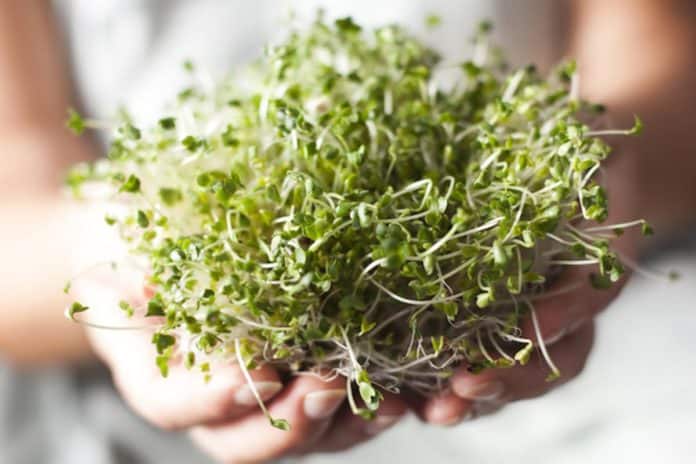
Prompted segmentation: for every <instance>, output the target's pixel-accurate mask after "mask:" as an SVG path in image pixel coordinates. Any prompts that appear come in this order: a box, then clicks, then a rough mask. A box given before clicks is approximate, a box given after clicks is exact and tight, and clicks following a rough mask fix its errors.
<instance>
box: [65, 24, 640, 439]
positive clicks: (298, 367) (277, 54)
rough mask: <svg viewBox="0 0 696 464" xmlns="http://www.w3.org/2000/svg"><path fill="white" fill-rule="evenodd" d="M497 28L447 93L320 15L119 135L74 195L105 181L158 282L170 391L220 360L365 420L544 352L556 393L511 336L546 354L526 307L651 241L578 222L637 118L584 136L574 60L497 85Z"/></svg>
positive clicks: (406, 58)
mask: <svg viewBox="0 0 696 464" xmlns="http://www.w3.org/2000/svg"><path fill="white" fill-rule="evenodd" d="M433 21H434V20H429V22H433ZM489 29H490V27H489V26H488V25H484V26H482V28H481V31H480V33H479V34H478V35H477V37H476V47H475V49H476V52H475V58H474V59H473V60H472V61H467V62H464V63H461V65H460V66H459V68H458V69H459V75H460V76H459V79H458V81H457V83H456V84H455V85H452V86H443V85H441V84H440V83H438V81H437V79H436V78H435V77H434V75H435V73H436V72H437V71H438V70H439V56H438V54H437V53H436V52H435V51H434V50H432V49H430V48H428V47H426V46H425V45H423V44H422V43H421V42H419V41H418V40H416V39H415V38H413V37H412V36H410V35H409V34H408V33H406V32H405V31H404V30H403V29H402V28H400V27H398V26H387V27H382V28H379V29H376V30H374V31H369V32H366V31H363V30H362V28H361V27H360V26H359V25H358V24H356V23H355V22H354V21H353V20H351V19H350V18H343V19H339V20H337V21H335V22H334V23H327V22H325V21H324V20H323V19H321V18H320V19H318V20H317V21H316V22H315V23H314V24H313V25H312V26H311V27H310V28H309V29H308V30H306V31H294V32H292V33H291V34H290V35H289V37H288V39H287V40H286V41H285V42H284V43H282V44H280V45H277V46H271V47H268V48H267V52H266V55H265V57H264V59H263V60H262V61H261V63H259V64H257V65H254V66H250V67H248V68H245V69H244V70H243V71H240V72H238V73H236V74H235V75H233V76H232V77H230V78H228V79H226V80H224V81H222V82H221V83H220V84H219V85H217V86H216V87H215V88H214V89H213V90H206V88H207V87H205V86H203V85H200V86H199V85H196V84H193V85H192V86H191V87H189V88H187V89H186V90H184V91H183V92H181V93H179V95H178V97H177V98H176V100H175V104H174V105H173V106H172V107H171V108H168V111H167V112H166V114H167V116H166V117H164V118H162V119H160V120H159V121H155V123H154V124H153V125H152V126H151V127H148V128H143V129H140V128H137V127H135V126H134V125H133V124H132V122H131V121H130V120H129V118H127V117H125V118H124V121H123V122H122V123H120V124H116V126H115V127H113V128H112V131H113V142H112V145H111V149H110V150H109V159H107V160H103V161H100V162H98V163H97V164H96V165H94V166H78V167H77V168H76V170H75V171H74V172H73V174H72V175H71V176H70V180H71V184H70V185H71V186H72V187H73V188H74V189H75V190H79V184H81V183H82V182H85V181H99V182H104V183H107V184H108V185H111V186H112V187H113V192H114V195H115V196H116V197H117V198H122V199H123V204H124V205H126V206H127V208H128V210H129V211H130V214H128V215H126V216H125V217H119V218H118V219H116V218H113V217H109V218H108V221H107V222H108V223H110V224H113V225H114V227H118V228H119V230H120V231H121V234H122V236H123V239H124V240H126V241H127V242H128V243H129V244H130V245H131V247H132V252H133V253H134V254H136V255H138V256H141V257H145V258H146V259H147V261H148V263H149V269H150V277H149V284H150V285H151V286H152V287H153V288H154V289H155V290H156V293H155V296H154V297H153V298H152V300H151V301H150V302H149V304H148V312H147V314H148V316H156V317H162V316H164V317H163V319H164V322H163V323H162V324H161V326H160V327H159V328H158V331H157V333H156V335H155V337H154V338H153V342H154V343H155V344H156V346H157V349H158V357H157V360H156V362H157V364H158V366H159V367H160V369H161V370H162V373H163V374H166V372H167V362H168V360H169V358H170V356H172V355H173V354H174V353H181V354H184V355H185V356H184V358H185V359H186V360H187V361H186V362H187V366H188V367H189V368H192V367H193V366H196V365H198V366H199V368H200V370H201V371H202V372H204V373H206V375H210V374H208V371H209V364H208V361H207V359H208V358H210V357H213V356H214V357H227V358H230V359H236V360H237V361H238V362H239V364H240V365H241V366H242V368H243V370H244V373H245V375H246V376H247V378H248V380H249V382H250V383H251V378H250V377H249V374H248V369H250V368H252V367H253V366H255V365H257V364H259V363H270V364H273V365H275V366H277V367H279V368H281V369H283V370H286V371H290V372H300V371H302V372H313V373H316V374H317V375H322V376H336V375H342V376H345V378H346V379H347V382H348V393H349V402H350V405H351V407H352V409H353V411H354V412H355V413H356V414H360V415H363V416H364V417H368V418H369V417H371V416H372V415H373V414H374V411H375V410H376V409H377V408H378V406H379V402H380V399H381V394H380V389H385V390H391V391H398V390H399V389H401V388H408V389H412V390H416V391H419V392H423V393H430V392H434V391H437V390H439V389H441V388H443V387H444V386H445V385H446V382H447V376H448V374H449V373H450V372H451V370H452V368H453V367H455V366H457V365H459V364H462V363H463V364H465V365H467V366H468V367H469V369H470V370H472V371H479V370H481V369H486V368H494V367H508V366H512V365H515V364H518V363H521V364H524V363H525V362H526V361H527V360H528V359H529V357H530V354H531V353H532V351H533V349H534V347H538V348H539V349H540V351H541V353H542V355H543V357H544V358H545V359H546V361H547V363H548V365H549V367H550V369H551V377H555V376H557V375H558V370H557V369H556V367H555V366H554V364H553V362H552V360H551V359H550V358H549V356H548V354H547V352H546V349H545V347H544V344H543V341H542V340H541V338H540V337H537V338H538V340H532V339H528V338H524V337H522V336H521V335H520V330H519V328H518V327H519V322H520V320H521V318H523V317H531V318H532V321H533V323H534V328H535V329H536V332H537V335H539V332H540V330H539V327H538V322H537V319H536V316H535V314H534V311H533V306H532V303H533V300H534V299H535V298H536V297H537V296H538V295H539V294H540V293H541V292H542V291H543V290H544V288H545V286H546V285H547V279H548V278H549V277H551V276H552V275H554V274H556V273H557V272H558V270H560V269H562V268H565V267H569V266H585V265H591V266H595V267H596V273H595V274H594V276H593V278H592V283H593V284H594V285H595V286H596V287H598V288H604V287H606V286H609V285H611V284H612V283H613V282H616V281H617V280H618V279H619V278H620V276H621V275H622V273H623V272H624V268H623V266H622V264H621V262H620V260H619V259H618V257H617V255H616V254H615V253H614V252H613V251H612V250H611V248H610V239H611V237H612V235H613V232H618V233H620V232H619V231H620V230H623V229H624V228H626V227H632V226H642V228H643V230H644V232H646V233H648V232H649V231H650V229H649V226H647V225H646V224H645V223H644V221H634V222H628V223H625V224H617V225H614V226H605V225H598V226H592V227H588V225H587V224H588V223H592V222H597V223H601V222H602V221H604V220H605V219H606V218H607V214H608V209H607V208H608V200H607V195H606V193H605V191H604V189H603V188H602V186H601V185H599V184H598V183H597V182H596V181H595V174H596V173H597V172H598V170H599V169H600V167H601V163H602V161H603V160H604V159H605V158H606V157H607V156H608V155H609V153H610V148H609V146H608V145H607V144H606V143H605V142H603V141H602V140H601V139H600V138H598V137H599V136H604V135H613V134H622V135H630V134H633V133H636V132H638V131H639V129H640V121H639V120H636V125H635V127H634V128H633V129H631V130H628V131H599V130H592V129H590V126H588V124H590V123H591V122H592V115H593V114H594V113H595V112H596V110H597V109H598V107H597V105H591V104H589V103H586V102H583V101H581V100H579V99H578V98H577V97H576V95H575V92H576V89H575V86H574V85H573V82H574V80H575V79H574V76H575V73H576V70H575V66H574V64H573V63H567V64H564V65H562V66H560V67H559V68H558V69H557V70H556V71H555V72H554V73H553V74H552V75H551V76H550V77H549V78H548V79H545V78H542V77H540V75H539V74H538V73H537V71H536V70H535V69H534V68H533V67H528V68H523V69H518V70H514V71H512V72H506V71H505V66H504V65H503V63H502V62H501V61H500V60H499V59H497V58H496V57H497V56H498V52H497V50H496V49H495V48H494V47H492V45H491V44H490V42H489V40H488V38H487V32H488V30H489ZM186 68H187V70H188V71H189V72H190V73H191V76H192V80H194V81H195V76H196V75H197V73H198V70H197V69H196V68H195V67H193V66H192V65H190V64H189V65H187V66H186ZM96 125H97V126H98V125H99V124H96ZM69 126H70V127H71V128H73V130H75V131H76V132H81V131H82V130H83V129H84V127H85V122H84V121H83V120H82V118H80V117H79V116H78V115H77V114H76V113H74V112H73V113H71V116H70V122H69ZM85 309H86V308H85V307H82V306H81V305H80V306H74V307H73V308H72V309H71V315H72V314H74V313H76V312H79V311H83V310H85ZM121 309H122V310H123V311H125V312H126V313H127V314H129V315H130V314H132V312H133V308H131V307H130V306H129V305H127V304H123V305H122V306H121ZM182 340H186V343H184V342H182ZM213 374H214V373H213ZM354 387H355V392H356V393H357V397H356V396H354V393H353V388H354ZM257 396H258V395H257ZM358 399H359V400H360V401H358ZM259 403H260V404H261V406H262V408H263V410H264V412H265V413H266V414H268V412H267V410H266V409H265V407H264V406H263V403H262V402H261V401H260V399H259ZM361 403H362V404H361ZM268 417H269V420H271V422H272V424H273V425H275V426H277V427H280V428H283V429H287V428H288V426H289V425H288V424H287V423H286V422H284V421H282V420H281V419H273V418H271V417H270V415H269V416H268Z"/></svg>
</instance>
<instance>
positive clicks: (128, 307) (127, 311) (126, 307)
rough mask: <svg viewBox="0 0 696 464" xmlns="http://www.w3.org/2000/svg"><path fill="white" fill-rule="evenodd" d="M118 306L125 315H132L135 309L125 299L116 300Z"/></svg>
mask: <svg viewBox="0 0 696 464" xmlns="http://www.w3.org/2000/svg"><path fill="white" fill-rule="evenodd" d="M118 307H119V308H121V311H123V312H124V313H125V314H126V317H129V318H130V317H133V314H135V309H134V308H133V306H131V305H130V303H128V302H127V301H125V300H121V301H119V302H118Z"/></svg>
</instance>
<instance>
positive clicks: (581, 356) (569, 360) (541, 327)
mask: <svg viewBox="0 0 696 464" xmlns="http://www.w3.org/2000/svg"><path fill="white" fill-rule="evenodd" d="M617 161H618V162H615V163H614V164H612V165H611V166H610V169H609V170H608V172H607V173H605V175H606V174H613V177H612V182H611V183H610V186H611V187H612V188H613V190H612V188H610V189H609V193H610V194H612V193H613V194H614V196H613V197H612V198H610V200H612V206H613V210H612V211H610V217H609V219H608V220H607V221H606V223H607V224H614V223H619V222H622V221H625V220H626V219H627V218H629V219H635V218H638V217H640V210H639V209H638V208H637V207H636V205H637V199H638V198H640V195H639V193H638V192H637V191H636V189H637V183H636V182H635V181H634V176H632V175H628V173H629V172H630V171H631V170H630V169H629V168H630V165H629V166H627V165H626V163H625V161H624V160H621V159H619V160H617ZM641 239H642V238H641V237H640V233H639V231H638V230H637V229H631V230H626V231H625V233H624V234H623V235H621V236H620V237H618V238H616V239H614V240H613V241H612V245H611V246H612V249H613V250H615V251H616V252H617V253H618V256H619V258H620V259H621V260H622V261H623V262H624V264H625V265H627V269H626V273H625V274H624V275H623V276H622V277H621V279H619V281H618V282H614V283H613V284H612V286H611V287H609V288H607V289H596V288H594V286H593V285H592V283H591V279H590V276H591V274H593V273H596V272H597V269H596V266H595V265H591V266H580V267H577V266H574V267H570V268H567V269H566V270H564V272H563V273H562V274H561V275H560V276H559V278H558V279H557V280H556V281H555V282H554V283H553V284H552V285H551V286H550V287H549V289H548V291H547V293H546V296H545V297H541V298H539V299H537V300H535V301H533V302H532V303H533V306H534V312H533V314H532V315H530V317H529V318H527V319H526V320H525V322H524V323H523V325H522V333H523V336H524V337H525V338H528V339H530V340H533V341H534V346H535V351H534V354H533V355H532V357H531V358H530V360H529V362H528V363H527V364H525V365H516V366H514V367H511V368H507V369H488V370H485V371H483V372H481V373H478V374H474V373H471V372H469V371H467V369H466V366H462V367H461V368H460V369H458V370H457V371H456V372H455V373H454V375H453V376H452V378H451V382H450V388H449V389H448V390H446V391H444V392H442V393H441V394H439V395H437V396H435V397H433V398H430V399H427V400H424V401H422V402H420V403H418V405H417V406H416V407H415V409H416V412H417V413H418V415H419V416H420V417H421V418H422V419H423V420H425V421H427V422H430V423H433V424H439V425H454V424H457V423H459V422H462V421H465V420H470V419H473V418H476V417H479V416H482V415H486V414H489V413H491V412H494V411H497V410H499V409H500V408H502V407H503V406H505V405H506V404H508V403H510V402H514V401H518V400H523V399H528V398H533V397H537V396H540V395H543V394H545V393H548V392H549V391H551V390H553V389H555V388H557V387H558V386H560V385H563V384H564V383H566V382H568V381H570V380H572V379H574V378H575V377H577V376H578V375H579V374H580V373H581V372H582V370H583V368H584V367H585V363H586V361H587V358H588V356H589V354H590V351H591V349H592V345H593V340H594V325H595V323H594V319H595V317H596V316H597V315H598V314H599V313H600V312H601V311H603V310H604V309H605V308H607V306H609V304H610V303H611V302H612V301H613V300H614V299H615V298H616V297H617V296H618V294H619V293H620V292H621V290H622V288H623V287H624V285H625V284H626V282H627V280H628V279H629V277H630V274H631V269H630V267H632V266H633V265H634V264H635V260H636V259H637V255H638V251H639V244H640V243H641ZM535 325H536V328H535ZM537 328H538V330H536V329H537ZM540 339H541V340H540ZM549 360H550V363H551V364H553V365H550V363H549ZM554 368H555V369H557V370H558V372H559V373H560V377H558V378H556V379H555V380H550V379H549V374H551V373H552V372H553V369H554ZM552 377H554V376H552Z"/></svg>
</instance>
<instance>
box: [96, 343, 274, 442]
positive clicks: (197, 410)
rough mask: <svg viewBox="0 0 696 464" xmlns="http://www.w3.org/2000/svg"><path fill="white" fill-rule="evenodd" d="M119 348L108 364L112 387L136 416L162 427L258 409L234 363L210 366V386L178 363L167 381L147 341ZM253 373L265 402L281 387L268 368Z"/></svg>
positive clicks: (214, 420)
mask: <svg viewBox="0 0 696 464" xmlns="http://www.w3.org/2000/svg"><path fill="white" fill-rule="evenodd" d="M125 342H126V341H125V340H121V343H125ZM115 348H116V347H115ZM116 349H120V350H121V351H120V352H119V353H118V354H117V355H115V356H112V357H111V359H110V362H109V367H110V368H111V371H112V374H113V377H114V383H115V384H116V386H117V388H118V389H119V391H120V392H121V394H122V395H123V397H124V398H125V400H126V401H127V402H128V403H129V404H130V406H131V407H132V408H133V409H134V410H135V411H136V412H137V413H139V414H140V415H142V416H143V417H145V418H146V419H148V420H149V421H150V422H152V423H154V424H155V425H157V426H159V427H161V428H165V429H180V428H185V427H190V426H194V425H200V424H207V423H218V422H221V421H226V420H229V419H233V418H236V417H240V416H242V415H244V414H246V413H248V412H249V411H252V410H258V405H257V402H256V398H255V397H254V395H253V392H252V390H251V388H250V387H249V385H248V384H247V382H246V380H245V378H244V376H243V374H242V372H241V370H240V369H239V367H238V366H237V365H236V364H234V363H229V364H222V363H217V364H216V365H214V366H212V367H211V373H212V378H211V380H210V381H209V382H206V381H205V379H204V375H203V374H202V373H201V372H197V371H193V370H191V371H190V370H188V369H186V368H185V367H184V366H183V365H182V364H181V362H180V361H178V362H174V363H172V364H173V365H170V367H169V374H168V376H167V377H166V378H164V377H162V375H161V373H160V371H159V370H158V368H157V367H156V366H155V364H154V359H155V357H156V353H155V351H154V349H153V347H152V344H151V343H150V340H149V338H144V337H143V338H140V339H135V337H133V338H131V341H130V343H129V346H127V347H125V346H123V345H120V344H119V347H118V348H116ZM250 374H251V377H252V379H253V380H254V385H255V388H256V390H257V391H258V393H259V395H260V396H261V398H262V399H263V400H264V401H267V400H270V399H271V398H273V396H274V395H276V394H277V393H278V392H280V390H281V389H282V387H283V385H282V383H281V382H280V378H279V376H278V374H277V372H276V371H275V370H274V369H272V368H270V367H267V366H266V367H261V368H259V369H255V370H253V371H251V372H250Z"/></svg>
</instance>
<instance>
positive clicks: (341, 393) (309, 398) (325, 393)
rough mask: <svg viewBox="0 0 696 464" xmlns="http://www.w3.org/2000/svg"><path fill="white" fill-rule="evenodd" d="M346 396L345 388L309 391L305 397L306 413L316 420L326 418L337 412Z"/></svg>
mask: <svg viewBox="0 0 696 464" xmlns="http://www.w3.org/2000/svg"><path fill="white" fill-rule="evenodd" d="M345 397H346V391H345V389H338V390H322V391H316V392H312V393H307V395H305V397H304V412H305V415H306V416H307V417H309V418H310V419H314V420H319V419H326V418H327V417H329V416H331V415H332V414H333V413H334V412H336V410H337V409H338V407H339V406H341V403H343V400H344V399H345Z"/></svg>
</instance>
